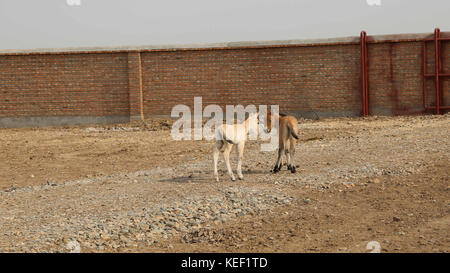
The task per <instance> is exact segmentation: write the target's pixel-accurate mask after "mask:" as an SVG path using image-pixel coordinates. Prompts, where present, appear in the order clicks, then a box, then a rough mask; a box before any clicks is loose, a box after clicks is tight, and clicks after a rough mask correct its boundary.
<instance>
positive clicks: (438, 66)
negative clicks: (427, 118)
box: [423, 28, 450, 115]
mask: <svg viewBox="0 0 450 273" xmlns="http://www.w3.org/2000/svg"><path fill="white" fill-rule="evenodd" d="M430 41H434V73H427V42H430ZM442 41H450V37H447V38H442V37H441V31H440V29H439V28H436V29H435V30H434V37H433V38H429V39H424V41H423V107H424V108H425V110H435V113H436V114H437V115H439V114H440V113H441V110H442V109H450V106H448V105H442V102H443V98H442V90H441V88H440V85H441V82H440V79H441V78H442V77H450V73H444V72H443V71H442V59H441V42H442ZM427 78H434V80H435V86H436V106H428V105H427V85H426V81H427Z"/></svg>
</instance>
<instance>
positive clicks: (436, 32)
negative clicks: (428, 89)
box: [434, 28, 441, 115]
mask: <svg viewBox="0 0 450 273" xmlns="http://www.w3.org/2000/svg"><path fill="white" fill-rule="evenodd" d="M440 36H441V31H440V29H439V28H436V29H435V30H434V50H435V52H434V56H435V61H434V62H435V63H434V69H435V74H436V114H437V115H439V114H440V109H439V107H440V101H441V100H440V94H439V62H440V58H439V57H440V56H439V55H440V54H439V39H440V38H441V37H440Z"/></svg>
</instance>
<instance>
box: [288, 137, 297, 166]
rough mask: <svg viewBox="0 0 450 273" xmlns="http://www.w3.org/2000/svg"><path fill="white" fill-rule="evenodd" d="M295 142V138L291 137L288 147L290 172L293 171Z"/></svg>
mask: <svg viewBox="0 0 450 273" xmlns="http://www.w3.org/2000/svg"><path fill="white" fill-rule="evenodd" d="M296 143H297V140H296V139H295V138H292V139H291V147H290V149H289V153H290V158H291V173H295V172H296V170H295V164H294V155H295V144H296Z"/></svg>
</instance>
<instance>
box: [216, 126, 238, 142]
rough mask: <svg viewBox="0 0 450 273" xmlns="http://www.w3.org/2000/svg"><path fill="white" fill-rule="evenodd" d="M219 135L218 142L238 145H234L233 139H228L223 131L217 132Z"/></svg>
mask: <svg viewBox="0 0 450 273" xmlns="http://www.w3.org/2000/svg"><path fill="white" fill-rule="evenodd" d="M217 134H218V136H217V139H218V140H222V141H226V142H228V143H230V144H237V143H234V142H233V141H232V140H231V139H229V138H227V136H226V135H225V134H224V132H223V130H222V129H219V130H217Z"/></svg>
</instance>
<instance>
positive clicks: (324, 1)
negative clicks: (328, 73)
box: [0, 0, 450, 49]
mask: <svg viewBox="0 0 450 273" xmlns="http://www.w3.org/2000/svg"><path fill="white" fill-rule="evenodd" d="M77 1H81V5H80V6H70V5H69V4H68V2H77ZM380 1H381V5H379V6H377V5H374V6H369V5H368V3H367V2H380ZM435 27H440V28H441V30H442V31H450V0H427V1H426V0H0V37H1V40H0V41H1V42H0V49H31V48H60V47H85V46H87V47H89V46H120V45H124V46H126V45H130V46H136V45H157V44H183V43H201V42H230V41H259V40H288V39H310V38H331V37H345V36H358V35H359V33H360V31H361V30H362V29H364V30H366V31H367V32H368V34H369V35H374V34H395V33H423V32H430V33H431V32H433V29H434V28H435Z"/></svg>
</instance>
